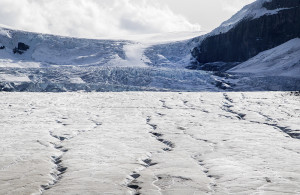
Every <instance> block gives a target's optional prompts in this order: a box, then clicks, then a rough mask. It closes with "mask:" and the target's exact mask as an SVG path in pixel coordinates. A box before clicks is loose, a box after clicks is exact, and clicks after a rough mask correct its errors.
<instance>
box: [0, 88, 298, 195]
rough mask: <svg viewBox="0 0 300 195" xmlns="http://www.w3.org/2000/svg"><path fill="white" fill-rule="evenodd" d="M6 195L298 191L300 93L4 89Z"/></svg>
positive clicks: (0, 183)
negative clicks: (17, 90)
mask: <svg viewBox="0 0 300 195" xmlns="http://www.w3.org/2000/svg"><path fill="white" fill-rule="evenodd" d="M0 100H1V101H0V102H1V103H0V124H1V130H2V131H1V140H0V143H1V144H0V145H1V148H0V150H1V156H0V194H14V195H15V194H41V193H43V194H137V193H141V194H262V193H263V194H272V195H273V194H297V193H300V191H299V184H300V165H299V164H298V163H297V162H300V153H299V151H300V143H299V139H297V138H299V133H300V131H299V129H300V123H299V120H297V119H298V118H299V117H300V116H299V113H300V112H299V110H300V107H299V97H297V96H291V95H290V94H288V93H282V92H276V93H273V92H266V93H264V92H260V93H154V92H134V93H133V92H127V93H125V92H124V93H63V94H54V93H2V95H1V96H0Z"/></svg>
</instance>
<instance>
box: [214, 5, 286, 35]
mask: <svg viewBox="0 0 300 195" xmlns="http://www.w3.org/2000/svg"><path fill="white" fill-rule="evenodd" d="M288 1H289V0H288ZM266 2H272V0H256V1H255V2H253V3H251V4H249V5H246V6H245V7H243V8H242V9H241V10H240V11H239V12H237V13H236V14H234V15H233V16H232V17H231V18H230V19H229V20H227V21H225V22H223V23H222V24H221V25H220V26H219V27H218V28H216V29H215V30H213V31H212V32H211V33H209V34H208V36H212V35H216V34H220V33H226V32H228V31H229V30H230V29H232V28H234V27H235V26H236V25H237V24H238V23H239V22H241V21H242V20H245V19H249V20H253V19H257V18H260V17H262V16H264V15H272V14H277V13H278V12H279V11H281V10H284V9H286V8H279V9H274V10H268V9H267V8H265V7H263V4H264V3H266Z"/></svg>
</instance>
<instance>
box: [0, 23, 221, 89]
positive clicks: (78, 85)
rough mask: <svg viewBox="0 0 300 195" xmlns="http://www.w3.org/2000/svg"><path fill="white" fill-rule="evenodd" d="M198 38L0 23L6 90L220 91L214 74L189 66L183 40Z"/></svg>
mask: <svg viewBox="0 0 300 195" xmlns="http://www.w3.org/2000/svg"><path fill="white" fill-rule="evenodd" d="M197 35H199V33H197ZM193 36H196V35H194V34H192V33H184V34H183V35H180V34H177V33H169V34H167V35H147V36H146V37H147V40H142V38H139V39H138V41H130V40H117V39H116V40H104V39H103V40H97V39H81V38H72V37H62V36H56V35H46V34H40V33H31V32H24V31H20V30H13V29H9V28H7V27H0V91H30V92H65V91H216V90H218V88H217V87H216V86H215V85H216V81H215V79H214V78H213V77H212V75H211V74H209V73H206V72H203V71H192V70H188V69H185V68H184V67H185V66H186V65H187V64H188V62H189V57H187V56H190V53H189V49H188V48H189V46H188V44H186V43H187V41H179V42H178V41H177V40H178V39H180V38H178V37H183V39H188V38H191V37H193ZM149 40H151V41H149ZM167 40H169V41H167ZM179 47H180V48H181V49H180V50H178V48H179ZM218 83H219V82H218Z"/></svg>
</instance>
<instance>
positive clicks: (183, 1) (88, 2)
mask: <svg viewBox="0 0 300 195" xmlns="http://www.w3.org/2000/svg"><path fill="white" fill-rule="evenodd" d="M253 1H254V0H0V24H4V25H7V26H11V27H14V28H18V29H23V30H28V31H34V32H43V33H50V34H59V35H66V36H77V37H89V38H96V37H98V38H99V37H106V36H120V37H122V36H124V35H134V34H144V33H163V32H172V31H199V30H204V31H210V30H212V29H214V28H216V27H217V26H218V25H220V23H221V22H223V21H224V20H227V19H229V18H230V16H232V15H233V14H234V13H235V12H237V11H238V10H239V9H241V8H242V7H243V6H244V5H246V4H249V3H251V2H253Z"/></svg>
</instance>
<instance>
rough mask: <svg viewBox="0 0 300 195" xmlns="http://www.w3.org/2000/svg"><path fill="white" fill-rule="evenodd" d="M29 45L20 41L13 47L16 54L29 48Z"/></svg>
mask: <svg viewBox="0 0 300 195" xmlns="http://www.w3.org/2000/svg"><path fill="white" fill-rule="evenodd" d="M29 48H30V47H29V45H26V44H25V43H22V42H19V43H18V47H15V48H14V49H13V52H14V54H16V53H17V54H23V53H24V52H25V51H27V50H28V49H29Z"/></svg>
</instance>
